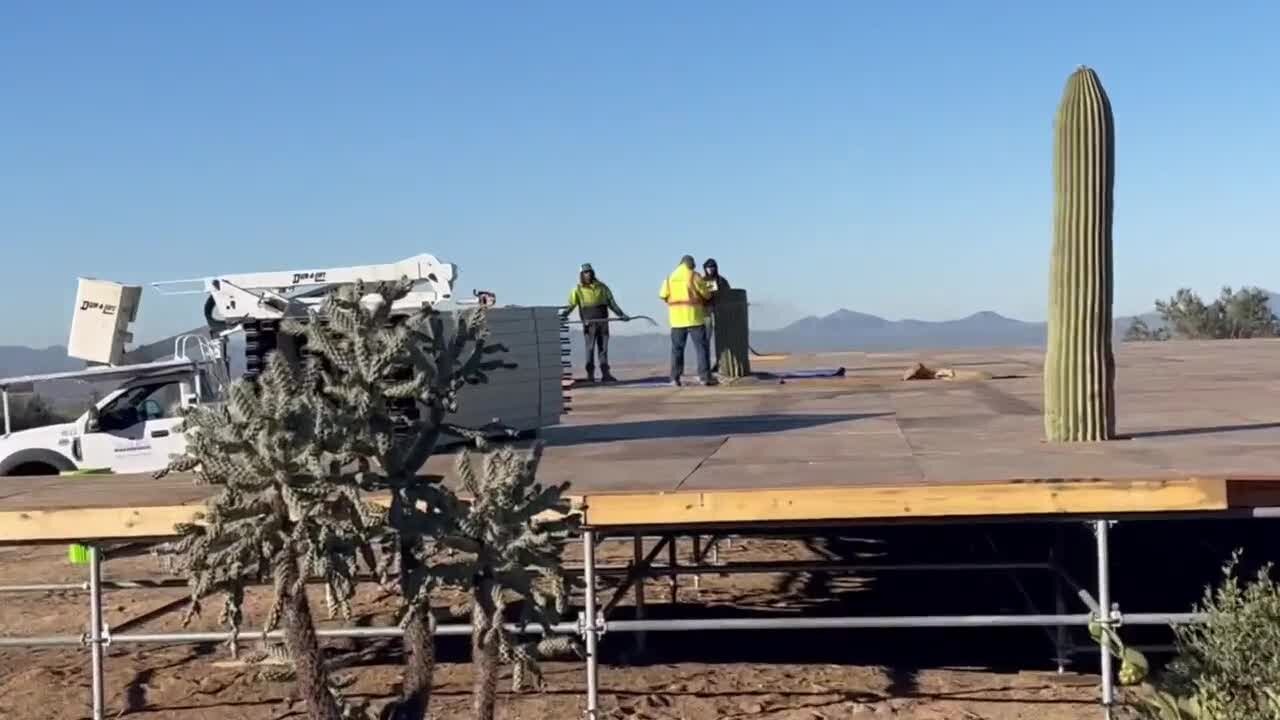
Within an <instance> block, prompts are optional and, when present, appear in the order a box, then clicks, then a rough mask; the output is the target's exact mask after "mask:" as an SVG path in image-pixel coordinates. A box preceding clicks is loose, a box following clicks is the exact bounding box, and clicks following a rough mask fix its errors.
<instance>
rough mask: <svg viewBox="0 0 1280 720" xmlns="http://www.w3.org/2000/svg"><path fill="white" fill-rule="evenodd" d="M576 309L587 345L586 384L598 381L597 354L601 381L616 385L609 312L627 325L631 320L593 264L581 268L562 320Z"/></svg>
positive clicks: (570, 292) (583, 265)
mask: <svg viewBox="0 0 1280 720" xmlns="http://www.w3.org/2000/svg"><path fill="white" fill-rule="evenodd" d="M574 308H577V309H578V319H579V320H581V321H582V337H583V339H584V341H585V342H586V350H587V362H586V369H587V382H595V381H596V354H597V353H598V354H599V356H600V379H601V380H603V381H604V382H607V383H611V382H617V379H616V378H614V377H613V375H611V374H610V373H609V311H610V310H612V311H613V312H614V314H615V315H617V316H618V319H620V320H622V321H624V322H625V321H627V320H630V319H631V318H629V317H628V316H627V314H626V313H624V312H623V311H622V308H620V307H618V303H617V302H616V301H614V299H613V291H612V290H610V289H609V286H608V285H605V284H604V283H602V282H600V281H599V280H598V279H596V271H595V270H594V269H593V268H592V267H591V263H583V264H582V267H581V269H580V270H579V272H578V284H577V285H574V286H573V289H572V290H570V291H569V306H568V307H566V308H565V309H564V311H563V312H562V317H568V315H569V313H570V312H571V311H572V310H573V309H574Z"/></svg>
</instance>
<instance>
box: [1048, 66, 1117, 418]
mask: <svg viewBox="0 0 1280 720" xmlns="http://www.w3.org/2000/svg"><path fill="white" fill-rule="evenodd" d="M1053 171H1054V196H1055V197H1054V207H1053V255H1052V259H1051V261H1050V270H1049V337H1048V349H1047V351H1046V353H1045V363H1044V427H1045V435H1046V437H1047V439H1048V440H1049V441H1050V442H1091V441H1098V440H1109V439H1112V438H1114V437H1115V424H1116V414H1115V372H1116V371H1115V357H1114V355H1113V352H1112V339H1111V333H1112V317H1111V305H1112V295H1113V276H1112V252H1111V214H1112V210H1113V208H1114V207H1115V200H1114V195H1113V186H1114V184H1115V123H1114V120H1113V119H1112V115H1111V101H1110V100H1109V99H1108V98H1107V93H1106V91H1105V90H1103V88H1102V83H1101V82H1100V81H1099V80H1098V75H1097V73H1095V72H1094V71H1093V70H1092V69H1090V68H1087V67H1081V68H1079V69H1077V70H1076V71H1075V72H1074V73H1072V75H1071V77H1070V78H1069V79H1068V80H1067V86H1066V90H1065V91H1064V92H1063V94H1062V101H1061V103H1060V104H1059V105H1058V114H1057V118H1056V120H1055V123H1054V153H1053Z"/></svg>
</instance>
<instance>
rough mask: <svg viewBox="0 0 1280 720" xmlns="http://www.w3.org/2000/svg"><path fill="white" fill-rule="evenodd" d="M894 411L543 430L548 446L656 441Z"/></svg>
mask: <svg viewBox="0 0 1280 720" xmlns="http://www.w3.org/2000/svg"><path fill="white" fill-rule="evenodd" d="M892 415H893V413H828V414H811V413H810V414H804V413H797V414H780V413H769V414H764V415H728V416H723V417H705V418H671V419H663V420H642V421H636V422H617V423H599V424H592V425H562V426H554V427H550V428H546V429H545V430H543V432H542V436H543V441H544V442H545V443H546V445H547V447H555V446H557V445H559V446H567V445H582V444H587V443H600V442H614V441H618V440H656V439H661V438H697V437H717V436H720V435H759V434H764V433H780V432H787V431H793V430H807V429H809V428H816V427H822V426H823V425H832V424H835V423H841V422H848V421H850V420H865V419H869V418H877V417H888V416H892Z"/></svg>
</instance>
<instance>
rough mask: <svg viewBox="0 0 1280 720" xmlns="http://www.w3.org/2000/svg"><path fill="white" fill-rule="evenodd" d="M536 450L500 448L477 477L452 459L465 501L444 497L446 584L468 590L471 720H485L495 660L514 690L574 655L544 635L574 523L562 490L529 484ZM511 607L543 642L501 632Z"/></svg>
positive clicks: (568, 645)
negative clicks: (546, 662) (448, 556)
mask: <svg viewBox="0 0 1280 720" xmlns="http://www.w3.org/2000/svg"><path fill="white" fill-rule="evenodd" d="M540 459H541V445H540V444H539V445H535V446H534V449H533V451H532V452H531V453H528V454H521V453H517V452H516V451H515V450H514V449H512V448H511V447H510V446H503V447H500V448H498V449H497V450H494V451H491V452H488V453H486V454H485V455H484V467H483V473H482V474H479V475H477V474H476V471H475V468H474V467H473V465H472V453H471V452H470V451H469V450H464V452H462V453H460V454H459V457H458V464H457V470H458V477H459V480H460V481H461V484H462V489H463V490H464V491H465V492H466V493H467V494H468V495H470V499H469V500H459V499H457V498H452V499H451V502H452V503H456V506H455V507H454V509H453V510H452V512H451V513H450V514H451V515H452V516H453V517H455V518H456V520H457V522H456V525H455V526H454V527H453V530H452V532H451V533H450V534H449V535H447V536H446V537H445V538H444V543H445V544H446V545H447V546H448V547H449V548H451V549H453V550H455V551H457V552H458V553H459V558H458V561H457V562H455V563H454V564H453V565H452V567H451V569H452V572H453V575H454V580H455V581H456V582H459V583H463V584H466V585H468V586H469V587H470V589H471V603H472V608H471V610H472V612H471V615H472V664H473V666H474V667H475V687H474V694H473V697H472V703H473V711H474V717H475V720H491V719H492V718H493V712H494V700H495V694H496V691H497V677H498V664H499V662H508V663H512V664H513V666H514V669H513V674H512V681H513V686H514V689H516V690H519V689H520V688H521V687H523V686H524V684H525V681H526V679H531V680H532V681H533V682H534V683H535V684H539V685H540V683H541V673H540V672H539V671H538V661H539V660H540V659H542V658H544V657H549V656H552V655H556V654H561V653H563V652H567V651H572V650H575V649H576V646H575V645H574V644H573V641H572V640H571V639H570V638H566V637H559V638H557V637H552V636H550V635H549V631H550V628H551V625H553V624H554V623H556V622H559V619H560V614H561V613H563V612H564V611H565V609H566V608H567V603H568V597H567V595H568V589H567V582H566V576H565V573H564V568H563V566H562V564H561V556H562V554H563V550H564V544H565V542H567V540H568V534H569V532H570V531H571V530H572V529H573V527H574V526H575V524H576V522H577V519H576V517H574V516H569V515H568V512H569V510H570V506H569V502H568V500H567V499H566V498H565V496H564V493H565V491H566V490H567V489H568V484H567V483H566V484H564V485H560V486H556V487H543V486H542V485H541V484H540V483H538V482H537V480H536V479H535V474H536V473H537V468H538V462H539V460H540ZM516 601H519V602H520V604H519V610H520V614H519V622H520V623H521V624H522V625H527V624H530V623H536V624H538V625H541V626H542V629H543V631H544V634H546V636H545V637H544V638H543V639H541V640H539V641H534V642H527V643H521V642H518V641H517V639H516V638H515V637H514V634H513V633H511V632H509V631H508V630H507V629H506V628H505V627H504V618H505V611H506V609H507V607H508V606H509V605H511V604H513V602H516Z"/></svg>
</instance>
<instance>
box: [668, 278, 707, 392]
mask: <svg viewBox="0 0 1280 720" xmlns="http://www.w3.org/2000/svg"><path fill="white" fill-rule="evenodd" d="M710 297H711V291H710V290H708V289H707V284H706V283H705V282H703V280H702V277H701V276H700V275H698V273H697V266H696V265H694V262H693V256H691V255H685V256H684V257H682V258H680V264H679V265H677V266H676V269H675V270H673V271H671V274H670V275H668V276H667V278H666V279H665V280H663V281H662V287H661V288H659V289H658V298H659V299H660V300H662V302H664V303H666V304H667V319H668V321H669V322H670V323H671V384H672V385H675V386H679V385H681V384H682V383H681V381H680V375H681V374H682V372H683V371H684V347H685V343H686V342H687V341H688V340H689V338H690V337H691V336H692V338H693V347H694V357H695V358H696V359H697V364H698V376H699V377H700V378H701V379H702V383H703V384H704V385H715V384H716V379H715V376H713V375H712V374H711V367H710V366H711V360H710V357H709V356H710V348H709V347H708V345H707V308H706V305H707V300H708V299H710Z"/></svg>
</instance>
